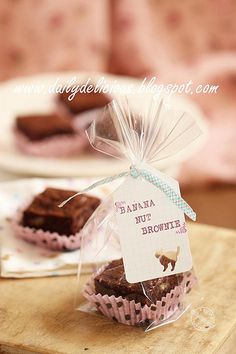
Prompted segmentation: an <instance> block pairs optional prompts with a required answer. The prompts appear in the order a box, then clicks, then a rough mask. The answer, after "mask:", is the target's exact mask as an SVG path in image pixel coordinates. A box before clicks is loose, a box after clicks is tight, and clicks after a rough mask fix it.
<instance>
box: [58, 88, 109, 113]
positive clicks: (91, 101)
mask: <svg viewBox="0 0 236 354" xmlns="http://www.w3.org/2000/svg"><path fill="white" fill-rule="evenodd" d="M72 94H73V93H72V92H71V91H69V92H63V93H60V94H59V95H58V99H59V102H61V103H62V104H64V105H65V106H66V108H67V109H68V110H69V111H70V112H71V113H72V114H78V113H82V112H85V111H87V110H89V109H94V108H102V107H104V106H105V105H106V104H108V103H109V102H110V101H111V99H110V98H109V97H108V96H107V95H105V94H103V93H100V92H94V91H92V92H90V93H88V92H85V93H80V92H77V93H76V94H75V96H74V98H73V99H72V100H69V97H70V95H72Z"/></svg>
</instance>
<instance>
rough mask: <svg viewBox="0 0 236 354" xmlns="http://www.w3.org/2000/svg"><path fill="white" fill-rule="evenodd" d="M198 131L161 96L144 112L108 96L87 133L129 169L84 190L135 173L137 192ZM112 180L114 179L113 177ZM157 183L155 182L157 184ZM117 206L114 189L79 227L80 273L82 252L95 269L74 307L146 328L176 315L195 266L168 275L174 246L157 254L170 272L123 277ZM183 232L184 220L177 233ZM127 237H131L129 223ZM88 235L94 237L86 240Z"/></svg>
mask: <svg viewBox="0 0 236 354" xmlns="http://www.w3.org/2000/svg"><path fill="white" fill-rule="evenodd" d="M200 134H201V131H200V129H199V128H198V126H197V125H196V123H195V120H194V119H193V118H191V117H190V116H189V115H188V114H186V113H184V112H178V111H174V110H169V109H167V108H166V107H165V105H164V103H163V101H162V100H160V101H158V102H157V101H153V102H151V104H150V105H149V107H148V109H147V110H146V111H145V109H143V110H140V111H139V112H135V110H133V108H132V104H131V103H130V102H129V100H128V99H126V100H121V101H112V102H111V103H110V104H109V105H108V106H106V108H105V109H104V112H103V114H101V116H100V117H99V118H98V119H97V120H95V121H94V122H93V123H92V125H91V126H90V128H89V129H88V131H87V135H88V138H89V141H90V143H91V145H92V146H93V147H94V148H95V149H96V150H98V151H101V152H103V153H105V154H108V155H110V156H112V157H114V158H119V159H125V160H128V162H129V164H130V166H131V169H130V171H124V173H121V174H120V175H116V176H111V177H108V178H106V179H104V180H102V181H98V183H97V184H95V185H93V186H90V187H88V190H90V189H92V188H95V187H96V185H98V184H103V183H115V184H116V186H115V187H117V184H118V185H119V187H118V188H122V185H123V184H124V183H126V180H127V179H128V178H131V177H134V184H136V188H137V191H138V187H137V186H139V185H140V188H143V185H142V183H143V182H144V180H145V179H146V180H147V178H146V175H147V174H148V175H149V173H150V175H151V176H152V177H153V176H158V178H159V179H158V180H160V179H161V178H162V176H165V175H164V174H162V173H161V172H160V171H158V170H156V169H155V168H154V166H155V164H156V163H157V162H158V161H160V160H163V159H166V158H168V157H170V156H172V155H174V154H176V153H177V152H179V151H180V150H181V149H184V148H186V147H187V146H188V145H189V144H190V143H191V142H192V141H193V140H195V139H196V138H197V137H198V136H199V135H200ZM136 171H145V174H144V173H143V174H142V173H138V175H135V176H134V173H136ZM130 176H131V177H130ZM168 178H169V177H168ZM154 179H155V178H154ZM154 179H152V183H153V184H154V182H153V180H154ZM114 180H116V182H113V181H114ZM150 181H151V180H149V182H150ZM155 181H156V179H155ZM145 183H146V181H145ZM167 183H168V182H167ZM155 186H156V187H158V186H157V184H155ZM167 187H168V185H167ZM160 188H162V189H161V193H167V192H166V189H165V188H164V189H163V186H162V185H161V186H160ZM157 189H158V188H157ZM157 189H156V190H157ZM171 191H172V190H171ZM172 192H173V191H172ZM142 193H145V192H142ZM154 193H155V192H154ZM178 193H179V192H177V194H178ZM174 195H175V194H174ZM117 207H118V208H119V205H116V204H114V194H111V195H110V196H108V197H107V198H106V199H105V200H104V201H103V202H102V203H101V205H100V206H99V207H98V208H97V209H96V211H95V212H94V214H93V215H92V216H91V217H90V219H89V220H88V222H87V224H86V225H85V227H84V228H83V238H82V247H81V257H80V264H79V274H80V271H81V267H82V266H83V258H84V256H85V255H86V258H87V257H88V255H89V256H90V259H91V262H93V263H94V274H92V275H91V276H90V277H89V279H88V280H87V282H86V284H85V286H84V287H83V295H84V296H85V298H86V299H87V302H86V303H85V304H82V305H81V301H77V308H78V309H79V310H82V311H87V312H92V313H96V314H98V313H102V314H103V315H105V316H106V317H108V318H110V319H112V320H114V321H117V322H120V323H123V324H127V325H138V326H142V327H143V328H144V329H145V330H150V329H153V328H155V327H158V326H160V325H163V324H166V323H169V322H172V321H175V320H177V319H178V318H179V317H180V316H181V315H182V314H183V313H184V312H185V311H186V309H188V307H189V306H191V304H192V303H193V301H195V300H194V298H195V296H196V295H195V293H196V289H197V288H198V287H197V278H196V276H195V274H194V270H193V269H188V271H185V272H180V273H177V274H175V272H173V274H171V271H172V270H173V269H174V267H175V263H176V261H177V257H178V250H177V251H176V253H175V254H173V255H172V254H171V253H166V254H160V255H158V254H156V257H157V258H158V257H159V260H160V263H161V265H162V266H163V267H164V270H166V269H169V273H168V275H165V274H163V276H161V277H160V276H157V277H155V278H151V279H148V280H144V281H140V282H136V283H129V282H128V281H127V280H126V272H125V267H124V260H123V258H122V257H123V256H124V255H123V252H122V247H121V238H120V230H119V227H118V223H117V216H116V208H117ZM187 207H188V206H187ZM190 209H191V208H190ZM185 213H186V212H185ZM188 215H191V214H188ZM94 230H96V232H95V233H94ZM186 231H187V230H186V224H185V223H184V224H183V225H182V226H181V227H179V229H178V232H179V233H185V232H186ZM91 233H93V235H92V236H93V237H91ZM125 237H127V238H129V227H128V225H127V234H126V236H125ZM88 239H89V240H92V241H89V242H86V240H88ZM102 253H104V255H107V256H108V258H109V259H110V260H111V261H109V262H108V263H107V264H100V263H99V261H98V259H99V258H101V257H99V255H100V256H101V254H102ZM171 267H172V268H171ZM79 281H80V277H79ZM77 295H81V294H79V293H78V294H77ZM80 300H81V298H80Z"/></svg>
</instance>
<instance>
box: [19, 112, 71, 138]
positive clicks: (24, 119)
mask: <svg viewBox="0 0 236 354" xmlns="http://www.w3.org/2000/svg"><path fill="white" fill-rule="evenodd" d="M16 129H17V130H18V131H19V132H20V133H22V134H24V135H25V136H26V137H27V138H28V139H29V140H31V141H38V140H43V139H45V138H49V137H52V136H55V135H62V134H63V135H68V134H69V135H73V134H75V131H74V128H73V126H72V122H71V119H70V118H69V117H67V116H64V115H59V114H56V113H52V114H42V115H41V114H39V115H27V116H19V117H17V118H16Z"/></svg>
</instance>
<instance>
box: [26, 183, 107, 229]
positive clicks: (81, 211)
mask: <svg viewBox="0 0 236 354" xmlns="http://www.w3.org/2000/svg"><path fill="white" fill-rule="evenodd" d="M75 194H76V192H75V191H68V190H63V189H56V188H47V189H46V190H45V191H44V192H42V193H40V194H38V195H36V196H35V198H34V199H33V201H32V203H31V204H30V205H29V206H28V207H27V209H25V210H24V212H23V219H22V225H23V226H28V227H30V228H34V229H42V230H44V231H50V232H57V233H58V234H60V235H67V236H70V235H75V234H76V233H77V232H79V231H80V230H81V229H82V228H83V226H84V224H85V223H86V221H87V220H88V219H89V217H90V216H91V215H92V214H93V212H94V210H95V209H96V208H97V207H98V205H99V204H100V199H99V198H96V197H91V196H89V195H87V194H81V195H78V196H76V197H75V198H73V199H72V200H71V201H70V202H68V203H67V204H65V206H64V207H62V208H59V206H58V205H59V204H60V203H61V202H63V201H64V200H66V199H68V198H69V197H71V196H73V195H75Z"/></svg>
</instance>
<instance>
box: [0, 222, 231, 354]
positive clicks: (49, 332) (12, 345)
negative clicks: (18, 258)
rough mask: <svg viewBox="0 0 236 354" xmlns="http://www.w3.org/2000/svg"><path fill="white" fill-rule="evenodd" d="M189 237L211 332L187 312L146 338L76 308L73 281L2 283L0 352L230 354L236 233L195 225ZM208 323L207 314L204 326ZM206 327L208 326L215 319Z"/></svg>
mask: <svg viewBox="0 0 236 354" xmlns="http://www.w3.org/2000/svg"><path fill="white" fill-rule="evenodd" d="M190 235H191V247H192V250H193V256H194V260H195V264H196V265H197V267H196V268H197V273H198V275H199V277H200V279H201V292H202V295H204V296H205V298H204V299H203V300H202V302H201V304H200V306H204V307H207V308H208V309H209V310H210V311H212V313H213V316H214V317H215V326H214V327H213V328H211V329H210V330H207V331H204V330H203V329H204V328H202V327H200V328H199V329H196V328H195V327H194V326H193V324H195V322H194V323H193V324H192V320H191V311H188V312H187V313H186V314H185V315H184V316H183V317H182V318H181V319H179V320H178V321H177V322H176V323H173V324H170V325H167V326H164V327H160V328H158V329H155V330H153V331H150V332H148V333H144V332H143V331H142V330H141V329H140V328H135V327H129V326H125V325H120V324H117V323H114V322H110V321H109V320H108V319H106V318H105V317H103V316H93V315H91V314H90V315H89V314H86V313H82V312H79V311H74V309H73V299H74V293H75V286H76V277H74V276H70V277H58V278H41V279H26V280H13V279H9V280H3V279H2V280H1V281H0V348H1V349H0V352H1V353H18V354H23V353H65V354H72V353H73V354H79V353H85V352H86V353H91V354H108V353H109V354H110V353H114V354H115V353H116V354H125V353H131V354H139V353H140V354H146V353H147V354H163V353H165V354H179V353H181V354H185V353H186V354H195V353H196V354H199V353H202V354H208V353H221V354H222V353H235V352H236V349H235V344H236V318H235V315H236V301H235V297H236V296H235V294H236V284H235V283H236V280H235V275H236V260H235V254H236V232H235V231H232V230H227V229H220V228H215V227H209V226H204V225H199V224H196V225H190ZM83 280H86V279H85V277H84V279H83ZM81 300H82V298H81ZM206 319H207V316H206V317H205V319H204V321H203V322H202V324H203V327H205V324H207V323H205V320H206ZM208 320H209V318H208ZM210 323H212V324H213V321H212V318H210ZM208 324H209V323H208Z"/></svg>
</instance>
